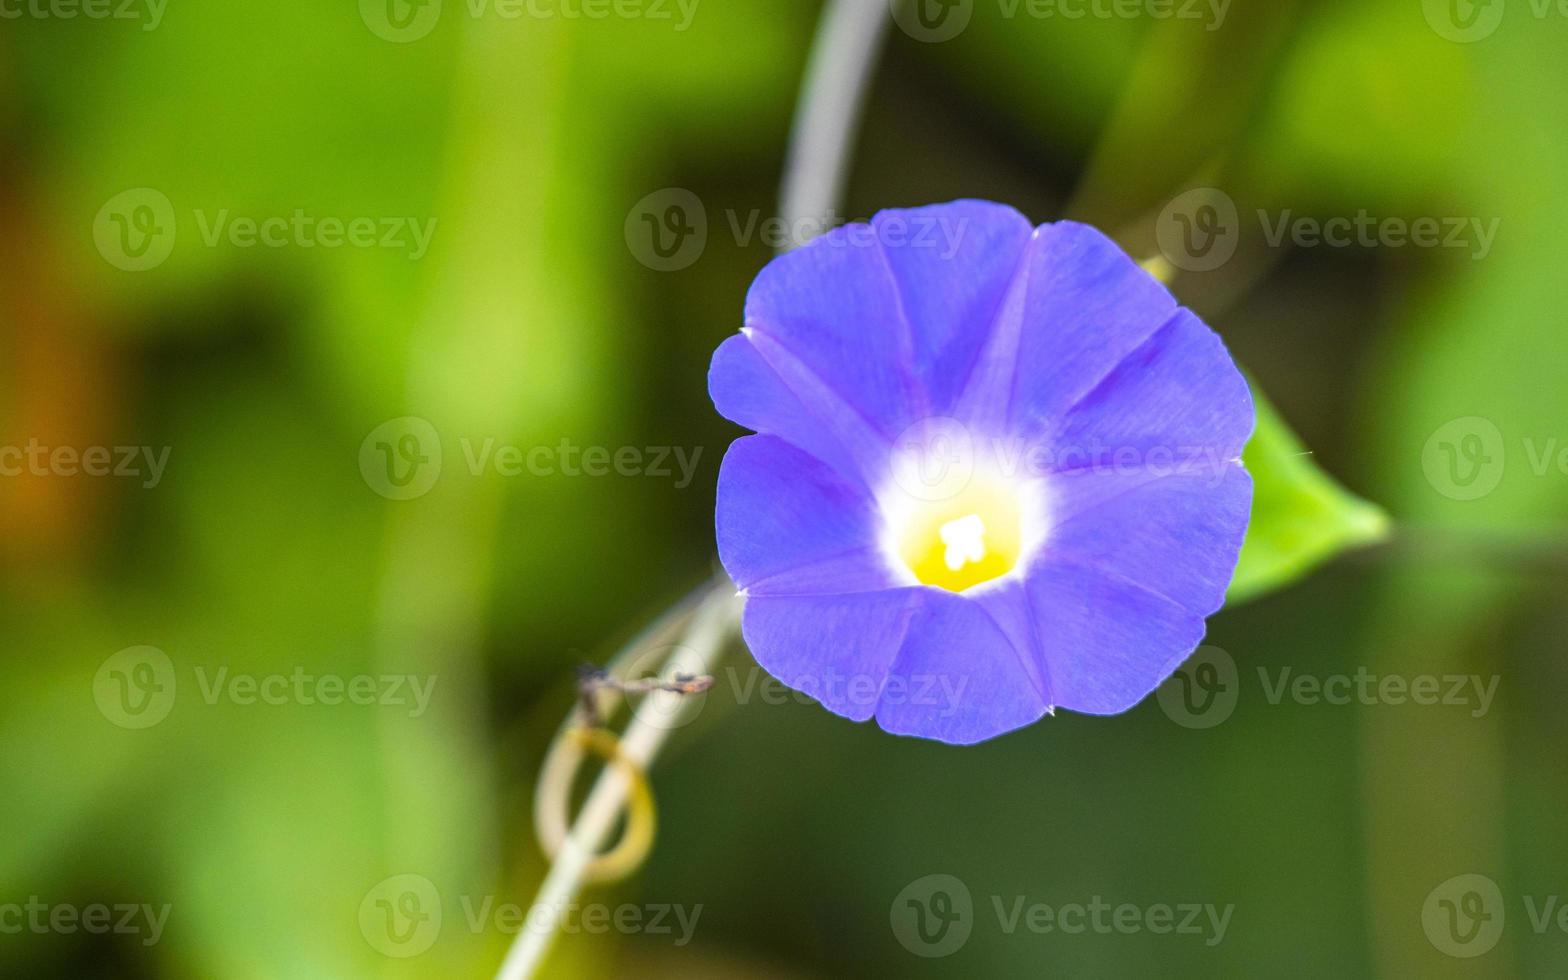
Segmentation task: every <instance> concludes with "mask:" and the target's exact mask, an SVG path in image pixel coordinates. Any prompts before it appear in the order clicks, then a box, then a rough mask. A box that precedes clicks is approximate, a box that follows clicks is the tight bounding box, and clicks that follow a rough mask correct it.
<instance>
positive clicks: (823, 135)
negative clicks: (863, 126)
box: [779, 0, 892, 245]
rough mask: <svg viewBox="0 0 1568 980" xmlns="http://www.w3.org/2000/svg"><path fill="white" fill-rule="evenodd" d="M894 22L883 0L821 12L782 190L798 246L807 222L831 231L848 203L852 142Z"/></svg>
mask: <svg viewBox="0 0 1568 980" xmlns="http://www.w3.org/2000/svg"><path fill="white" fill-rule="evenodd" d="M891 20H892V18H891V17H890V16H889V8H888V5H887V3H886V2H884V0H830V2H829V3H828V6H827V9H826V10H825V11H824V12H823V14H822V22H821V24H820V25H819V26H818V28H817V37H816V40H815V41H814V42H813V44H812V49H811V60H810V62H809V63H808V64H807V65H806V81H805V84H804V85H803V86H802V87H801V90H800V102H799V103H798V104H797V105H796V107H795V127H794V131H793V132H792V133H791V134H790V147H789V155H788V157H787V158H786V162H785V168H784V184H783V187H782V188H781V189H780V193H779V214H780V217H782V218H783V219H784V223H785V226H786V227H787V228H789V229H790V234H791V235H793V236H797V237H796V239H795V241H794V243H793V244H794V245H804V244H805V233H804V232H803V231H802V226H803V225H805V224H807V222H814V223H815V224H813V227H816V228H821V229H824V230H825V229H826V227H827V224H826V223H827V221H828V219H829V218H830V217H831V216H832V214H833V210H834V208H836V207H838V206H839V203H840V201H841V200H842V199H843V196H844V183H845V180H846V178H847V175H848V172H849V151H850V143H851V141H852V140H853V138H854V134H855V133H856V132H857V131H858V130H859V128H860V116H861V109H862V108H863V107H864V105H865V98H866V90H867V88H868V86H869V83H870V81H871V72H872V69H873V68H874V67H876V63H877V54H878V52H879V51H880V50H881V48H882V40H883V38H885V37H886V36H887V29H888V24H889V23H890V22H891Z"/></svg>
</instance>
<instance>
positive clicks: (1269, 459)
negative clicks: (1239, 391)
mask: <svg viewBox="0 0 1568 980" xmlns="http://www.w3.org/2000/svg"><path fill="white" fill-rule="evenodd" d="M1252 397H1253V401H1254V402H1256V404H1257V409H1258V428H1257V432H1256V433H1254V434H1253V436H1252V441H1251V442H1249V443H1247V448H1246V451H1245V452H1243V453H1242V461H1243V462H1244V463H1245V464H1246V466H1247V471H1248V472H1249V473H1251V474H1252V480H1253V484H1254V486H1255V488H1256V489H1255V492H1254V496H1253V500H1252V524H1251V526H1250V527H1249V528H1248V529H1247V540H1246V542H1245V543H1244V544H1243V545H1242V547H1241V562H1240V564H1239V565H1238V566H1237V568H1236V576H1235V578H1233V579H1232V580H1231V583H1230V592H1229V601H1230V602H1231V603H1232V604H1234V603H1237V602H1242V601H1245V600H1247V599H1252V598H1255V597H1257V596H1259V595H1262V594H1264V593H1266V592H1270V591H1273V590H1274V589H1278V588H1281V587H1283V586H1285V585H1288V584H1290V583H1291V582H1293V581H1295V580H1296V579H1298V578H1300V577H1301V576H1303V575H1305V574H1306V573H1307V572H1309V571H1311V570H1312V569H1313V568H1315V567H1317V566H1318V565H1319V564H1321V563H1323V562H1324V561H1327V560H1328V559H1330V558H1332V557H1333V556H1334V555H1336V554H1338V553H1340V552H1342V551H1345V550H1346V549H1349V548H1355V547H1361V546H1364V545H1368V544H1373V543H1376V542H1378V541H1381V540H1383V539H1384V538H1385V537H1386V536H1387V535H1388V527H1389V521H1388V515H1387V514H1385V513H1384V512H1383V510H1382V508H1380V507H1378V506H1377V505H1376V504H1372V503H1368V502H1367V501H1365V500H1362V499H1361V498H1360V497H1357V496H1355V495H1354V494H1352V493H1350V492H1349V491H1348V490H1346V489H1345V488H1344V487H1342V486H1340V485H1339V484H1338V483H1336V482H1335V481H1334V479H1333V477H1331V476H1329V475H1328V474H1327V473H1325V472H1323V470H1322V469H1320V468H1319V467H1318V466H1317V464H1316V463H1314V462H1313V461H1312V456H1311V455H1310V454H1309V453H1308V452H1307V451H1306V450H1305V449H1303V448H1302V446H1301V441H1300V440H1299V439H1297V438H1296V434H1295V433H1293V432H1291V431H1290V428H1289V427H1288V426H1287V425H1286V424H1285V422H1284V420H1283V419H1281V418H1280V417H1279V413H1278V412H1276V411H1275V410H1274V406H1272V405H1270V404H1269V403H1268V402H1267V401H1266V400H1265V399H1264V398H1263V396H1262V395H1261V394H1260V393H1259V392H1258V390H1257V385H1256V384H1254V385H1253V393H1252Z"/></svg>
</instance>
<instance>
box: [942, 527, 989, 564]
mask: <svg viewBox="0 0 1568 980" xmlns="http://www.w3.org/2000/svg"><path fill="white" fill-rule="evenodd" d="M941 535H942V543H943V544H945V545H947V554H946V556H945V558H946V560H947V567H948V568H949V569H951V570H952V571H955V572H956V571H958V570H959V569H960V568H963V567H964V566H965V565H966V564H968V563H969V562H972V561H979V560H980V559H982V558H984V557H985V522H984V521H982V520H981V519H980V515H979V514H969V515H967V516H965V517H960V518H958V519H957V520H952V521H948V522H947V523H946V524H943V525H942V530H941Z"/></svg>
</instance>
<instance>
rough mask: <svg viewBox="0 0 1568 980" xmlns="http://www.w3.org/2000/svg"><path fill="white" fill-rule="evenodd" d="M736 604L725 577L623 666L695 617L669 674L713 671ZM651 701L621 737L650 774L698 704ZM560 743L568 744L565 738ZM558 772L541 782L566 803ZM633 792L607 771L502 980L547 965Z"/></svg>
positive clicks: (631, 648)
mask: <svg viewBox="0 0 1568 980" xmlns="http://www.w3.org/2000/svg"><path fill="white" fill-rule="evenodd" d="M736 604H737V599H736V597H735V587H734V586H733V585H732V584H730V582H729V581H728V580H727V579H722V578H721V579H720V580H718V581H716V582H714V583H711V584H709V585H707V586H706V587H705V594H704V596H703V598H702V600H701V601H700V603H699V604H698V606H697V609H696V611H695V613H692V612H690V611H689V610H685V609H680V610H672V611H671V612H669V613H666V615H665V617H664V621H663V622H662V623H661V624H660V625H659V626H656V627H655V628H653V629H651V630H649V631H648V632H646V633H644V634H643V635H642V636H640V637H638V638H637V639H635V640H633V641H632V643H630V644H628V645H627V647H626V649H625V650H624V651H623V652H622V653H621V654H619V655H618V656H617V657H616V659H615V663H617V664H624V663H627V662H630V661H632V660H634V659H635V657H636V654H638V653H640V652H643V651H645V650H646V649H647V648H648V647H649V646H650V645H651V644H652V643H655V642H657V641H658V639H659V638H660V637H661V636H663V635H667V633H668V628H667V627H668V625H669V623H670V622H671V621H673V622H674V624H676V625H678V624H679V623H680V622H681V621H683V620H684V619H685V618H686V617H687V616H690V619H691V625H690V627H689V628H688V629H687V630H686V632H685V633H684V635H683V638H682V640H681V642H680V644H679V646H678V647H677V652H678V653H685V656H680V655H677V656H672V657H671V658H670V659H669V662H668V663H666V664H665V667H664V670H663V671H662V672H661V677H662V678H663V679H664V680H665V681H670V682H673V681H675V680H676V678H677V677H678V676H680V675H684V674H686V673H688V672H690V671H692V670H694V669H703V668H704V666H711V665H712V664H713V663H714V662H715V660H716V658H717V657H718V655H719V652H720V651H721V650H722V649H723V647H724V640H725V638H726V637H727V636H728V635H729V632H730V627H731V625H732V623H733V622H734V612H735V606H736ZM649 698H650V699H651V703H648V702H645V705H646V709H647V710H645V711H642V712H637V713H634V714H633V716H632V720H631V722H630V723H629V724H628V725H627V727H626V731H625V732H624V733H623V734H622V736H621V739H620V755H621V757H622V758H624V759H625V760H626V761H627V762H628V763H630V764H631V765H633V766H636V767H637V769H638V770H641V771H646V770H647V768H648V766H649V765H650V764H651V763H652V762H653V759H654V757H655V756H656V755H658V754H659V750H660V749H661V748H662V747H663V745H664V742H665V740H666V739H667V738H668V737H669V735H670V732H671V731H673V730H674V729H676V728H678V727H680V724H681V715H682V713H683V712H684V711H686V710H688V709H689V708H690V706H691V704H692V702H691V701H690V700H689V699H685V696H684V695H683V694H682V693H681V692H680V691H679V690H677V689H675V686H674V685H671V686H670V687H669V688H661V689H659V690H655V691H654V692H653V693H652V694H650V695H649ZM580 713H581V708H578V709H575V710H574V711H573V712H572V714H571V715H569V716H568V717H567V719H566V722H565V723H564V724H563V725H562V726H561V731H562V734H564V733H565V732H566V731H568V730H570V729H572V728H573V727H575V726H576V725H577V724H578V723H579V716H580ZM557 741H558V742H559V741H560V737H559V736H557ZM552 754H553V753H552ZM557 773H559V770H558V769H557V767H554V766H550V765H548V764H547V765H546V766H545V777H546V779H544V780H541V782H548V783H549V785H548V786H541V788H540V791H539V795H540V797H541V801H542V799H543V798H544V797H549V798H550V799H551V800H557V799H560V798H561V797H563V796H564V795H565V794H566V792H567V791H568V787H566V786H562V785H561V781H560V780H559V779H556V778H552V775H553V774H557ZM571 775H572V773H570V772H565V773H564V776H563V777H562V778H564V780H566V781H568V782H569V780H570V778H571ZM630 789H631V781H630V780H629V779H628V777H627V775H626V773H625V772H624V771H622V769H620V768H619V767H616V766H609V767H607V768H605V770H604V772H603V773H601V774H600V776H599V779H598V781H597V782H596V783H595V784H594V787H593V790H592V791H591V792H590V793H589V794H588V801H587V802H586V803H585V804H583V808H582V811H581V813H579V814H578V817H577V821H576V822H575V823H574V824H573V825H572V829H571V832H570V833H568V834H567V836H566V839H565V841H564V842H563V843H562V844H561V848H560V851H559V852H558V853H557V855H556V858H555V862H554V863H553V864H552V865H551V867H550V872H549V874H548V875H546V876H545V880H544V883H543V884H542V885H540V886H539V893H538V895H537V896H535V898H534V902H533V906H532V908H531V909H530V914H529V916H528V926H527V928H526V929H524V930H523V931H522V932H521V933H519V935H518V937H517V941H516V942H514V943H513V944H512V948H511V950H510V951H509V952H508V953H507V955H506V959H505V960H504V961H503V962H502V964H501V969H500V971H499V972H498V973H497V974H496V980H525V978H528V977H532V976H533V975H534V973H535V971H536V970H537V969H538V968H539V964H540V963H541V962H543V960H544V956H545V953H547V952H548V951H549V949H550V945H551V943H552V942H553V941H554V940H555V935H556V933H557V932H558V931H559V929H560V924H561V920H562V918H563V916H564V915H565V913H566V911H567V907H568V906H569V905H570V903H571V902H572V900H573V899H574V898H575V897H576V896H577V893H578V892H580V891H581V890H582V886H583V883H584V879H585V877H586V872H587V870H588V866H589V864H590V863H591V862H592V861H593V859H594V857H595V856H596V855H597V854H598V851H599V849H600V848H601V847H603V846H604V841H605V838H607V837H608V836H609V834H610V830H611V829H612V828H613V827H614V826H615V822H616V819H617V818H618V817H619V816H620V813H621V810H622V809H623V808H624V807H625V805H626V799H627V793H628V791H629V790H630ZM541 805H543V803H542V802H541Z"/></svg>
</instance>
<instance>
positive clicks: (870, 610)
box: [709, 201, 1254, 744]
mask: <svg viewBox="0 0 1568 980" xmlns="http://www.w3.org/2000/svg"><path fill="white" fill-rule="evenodd" d="M709 389H710V391H711V393H712V396H713V401H714V404H715V405H716V406H717V407H718V409H719V411H720V412H721V413H723V414H724V415H725V416H726V417H728V418H729V419H731V420H733V421H735V422H738V423H740V424H741V425H744V426H746V427H747V428H750V429H754V430H755V431H756V432H757V433H758V434H757V435H752V436H746V437H744V438H741V439H739V440H737V441H736V442H735V443H734V444H733V445H732V446H731V447H730V449H729V452H728V453H727V454H726V456H725V458H724V465H723V467H722V470H721V472H720V475H719V487H718V514H717V525H718V547H719V556H720V559H721V560H722V562H723V564H724V567H725V569H726V570H727V571H728V572H729V574H730V576H731V577H732V578H733V579H734V580H735V582H736V584H737V585H738V586H739V587H740V588H741V591H742V593H743V595H745V596H746V602H745V611H744V614H743V619H742V631H743V633H744V636H745V639H746V642H747V644H748V645H749V646H750V648H751V651H752V653H753V655H754V656H755V657H756V659H757V662H758V663H759V664H761V665H762V666H763V668H765V669H766V670H767V671H768V672H769V673H771V674H772V675H773V676H775V677H777V678H778V679H779V680H781V681H783V682H784V683H785V684H788V685H790V686H792V687H794V688H796V689H797V690H800V691H802V692H804V693H806V694H808V695H810V696H812V697H813V698H815V699H816V700H818V701H820V702H821V703H822V704H823V705H824V706H825V707H827V708H828V709H829V710H830V711H833V712H835V713H837V714H840V715H843V716H845V717H847V718H851V719H854V720H856V721H864V720H866V719H868V718H871V717H875V718H876V720H877V722H878V723H879V724H880V725H881V726H882V727H883V728H884V729H886V730H887V731H890V732H895V733H899V734H907V735H918V736H922V737H926V738H934V739H940V740H942V741H944V742H953V743H965V744H967V743H972V742H978V741H981V740H983V739H987V738H990V737H992V736H995V735H999V734H1001V733H1003V732H1007V731H1011V730H1012V729H1015V728H1019V727H1021V726H1023V725H1027V724H1029V723H1030V722H1033V721H1035V720H1036V719H1038V718H1040V716H1042V715H1044V714H1046V713H1048V712H1051V711H1053V710H1054V709H1055V708H1058V707H1061V708H1067V709H1070V710H1073V711H1080V712H1086V713H1089V714H1115V713H1117V712H1121V711H1125V710H1127V709H1128V708H1130V707H1132V706H1133V705H1134V704H1137V703H1138V702H1139V701H1140V700H1142V699H1143V698H1144V697H1145V696H1146V695H1147V694H1149V693H1150V692H1151V691H1153V690H1154V689H1155V687H1157V686H1158V685H1159V683H1160V682H1161V681H1162V680H1164V679H1165V678H1166V677H1167V676H1169V675H1170V674H1171V672H1172V671H1174V670H1175V669H1176V667H1177V666H1178V665H1179V664H1180V663H1181V661H1182V660H1183V659H1185V658H1186V656H1187V655H1188V654H1189V653H1190V652H1191V651H1192V650H1193V649H1194V648H1195V647H1196V646H1197V645H1198V643H1199V641H1200V640H1201V639H1202V637H1203V633H1204V620H1205V618H1206V617H1207V616H1209V615H1210V614H1211V613H1213V612H1215V611H1216V610H1218V609H1219V608H1220V606H1221V605H1222V604H1223V602H1224V597H1225V589H1226V586H1227V585H1228V584H1229V582H1230V578H1231V575H1232V573H1233V572H1234V571H1235V567H1236V558H1237V554H1238V552H1239V551H1240V548H1241V542H1242V538H1243V537H1244V535H1245V533H1246V529H1247V521H1248V515H1249V512H1250V508H1251V502H1252V481H1251V478H1250V477H1249V476H1248V475H1247V472H1246V470H1244V469H1243V468H1242V465H1241V461H1240V458H1239V457H1240V455H1241V450H1242V447H1243V445H1244V444H1245V443H1246V441H1247V439H1248V438H1249V437H1250V435H1251V434H1252V428H1253V424H1254V414H1253V406H1252V399H1251V396H1250V394H1249V393H1248V390H1247V385H1246V382H1245V381H1244V380H1243V379H1242V377H1241V374H1240V373H1239V372H1238V371H1237V369H1236V366H1235V364H1234V363H1233V362H1232V361H1231V358H1230V355H1229V354H1228V353H1227V352H1226V350H1225V346H1224V344H1223V343H1221V341H1220V339H1219V337H1217V336H1216V335H1215V334H1214V332H1213V331H1211V330H1210V329H1209V328H1208V327H1207V326H1205V325H1204V324H1203V322H1202V321H1200V320H1199V319H1198V318H1197V317H1196V316H1194V315H1193V314H1192V313H1191V312H1190V311H1188V310H1186V309H1184V308H1182V307H1180V306H1178V305H1177V304H1176V302H1175V300H1174V299H1173V298H1172V297H1171V295H1170V293H1169V292H1167V291H1166V289H1165V288H1164V287H1163V286H1161V285H1160V284H1159V283H1158V282H1157V281H1155V280H1154V279H1153V278H1152V277H1151V276H1149V275H1148V274H1147V273H1146V272H1144V271H1143V270H1142V269H1141V268H1139V266H1138V265H1137V264H1136V263H1135V262H1133V261H1132V260H1131V259H1130V258H1128V256H1127V255H1126V254H1125V253H1123V252H1122V251H1121V250H1120V249H1119V248H1117V247H1116V246H1115V245H1114V244H1112V243H1111V242H1110V241H1109V240H1108V239H1107V238H1106V237H1105V236H1103V235H1101V234H1100V233H1099V232H1097V231H1095V230H1094V229H1093V228H1089V227H1087V226H1084V225H1080V224H1074V223H1072V222H1066V221H1062V222H1057V223H1055V224H1046V225H1041V226H1040V227H1038V228H1031V227H1030V224H1029V222H1028V221H1027V220H1026V219H1025V218H1024V217H1023V216H1022V215H1020V214H1019V213H1018V212H1017V211H1015V210H1013V209H1012V208H1009V207H1005V206H1003V205H998V204H992V203H989V202H984V201H956V202H953V203H951V204H942V205H934V206H931V207H926V208H916V209H912V210H903V211H884V212H881V213H880V214H878V215H877V216H876V217H875V218H874V219H873V220H872V221H871V223H870V225H864V224H861V225H848V226H845V227H842V228H839V229H837V230H835V231H833V232H830V233H829V234H827V235H824V236H823V237H821V238H819V239H817V240H816V241H813V242H812V243H811V244H809V245H806V246H805V247H803V248H801V249H799V250H797V251H795V252H791V253H789V254H787V255H784V256H781V257H779V258H777V259H775V260H774V261H773V262H771V263H769V265H768V266H767V267H766V268H764V269H763V270H762V272H761V273H760V274H759V275H758V276H757V279H756V281H755V282H754V283H753V284H752V287H751V291H750V293H749V295H748V296H747V298H746V312H745V327H744V328H743V329H742V330H741V333H740V335H739V336H735V337H731V338H730V339H728V340H726V341H725V342H724V343H723V344H722V345H720V347H719V349H718V350H717V351H716V352H715V354H714V357H713V366H712V369H711V372H710V375H709Z"/></svg>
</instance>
